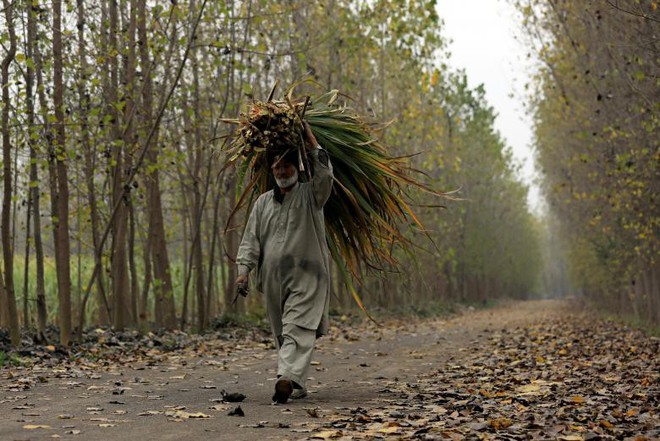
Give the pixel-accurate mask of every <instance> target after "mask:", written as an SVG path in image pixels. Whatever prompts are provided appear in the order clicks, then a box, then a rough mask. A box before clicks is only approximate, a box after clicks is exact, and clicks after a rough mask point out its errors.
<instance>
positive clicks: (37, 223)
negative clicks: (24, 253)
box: [25, 9, 50, 342]
mask: <svg viewBox="0 0 660 441" xmlns="http://www.w3.org/2000/svg"><path fill="white" fill-rule="evenodd" d="M27 23H28V25H27V26H28V33H27V51H26V55H27V57H28V59H30V60H33V61H34V62H33V63H31V64H28V66H27V70H26V81H25V83H26V85H25V87H26V104H27V120H28V128H29V131H30V136H29V137H28V145H29V146H30V190H29V194H30V196H29V203H28V210H32V214H33V216H32V219H33V224H34V233H33V234H34V250H35V254H36V256H35V258H36V269H37V274H36V276H37V280H36V285H37V333H38V338H37V340H38V341H41V342H45V341H46V337H45V330H46V323H47V320H48V311H47V308H46V288H45V272H44V248H43V238H42V235H41V208H40V199H41V193H40V191H39V166H38V164H37V141H36V139H37V138H36V136H35V137H33V136H32V134H33V133H38V130H39V127H37V126H36V123H35V114H36V109H35V104H34V82H35V73H36V77H37V78H38V77H39V76H40V74H39V70H38V69H39V67H40V66H41V62H40V60H41V58H40V56H39V51H38V50H37V48H36V40H37V17H36V12H35V11H34V10H33V9H30V10H29V11H28V18H27ZM37 90H38V88H37ZM41 94H42V95H43V92H41ZM45 132H46V133H47V134H48V133H50V128H49V127H48V124H46V127H45Z"/></svg>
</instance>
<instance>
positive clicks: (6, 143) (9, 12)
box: [0, 0, 21, 346]
mask: <svg viewBox="0 0 660 441" xmlns="http://www.w3.org/2000/svg"><path fill="white" fill-rule="evenodd" d="M2 5H3V7H4V10H5V19H6V22H7V23H6V26H7V31H8V33H9V49H8V50H7V53H6V55H5V57H4V58H3V60H2V104H3V107H2V161H3V167H2V169H3V174H4V176H3V183H4V185H3V188H4V194H3V197H2V257H3V260H4V271H5V274H4V276H5V277H4V290H3V292H4V298H5V305H0V306H3V307H4V306H6V307H7V309H6V311H7V313H8V317H7V318H8V324H9V331H10V333H11V342H12V344H13V345H14V346H16V345H18V344H19V343H20V340H21V335H20V329H19V325H18V314H17V311H16V293H15V292H14V252H13V244H12V237H11V225H10V223H11V198H12V193H13V188H12V180H11V177H12V170H11V164H12V161H11V149H12V146H11V137H10V133H9V112H10V110H11V106H10V102H9V66H10V65H11V63H12V62H13V61H14V57H15V56H16V30H15V29H14V17H13V13H14V4H13V3H10V2H9V0H3V1H2Z"/></svg>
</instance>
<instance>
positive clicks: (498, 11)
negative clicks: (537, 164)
mask: <svg viewBox="0 0 660 441" xmlns="http://www.w3.org/2000/svg"><path fill="white" fill-rule="evenodd" d="M437 10H438V14H439V15H440V18H441V19H443V20H444V28H443V35H444V36H445V37H446V38H448V39H449V40H451V41H450V43H449V49H450V52H451V58H450V59H449V62H448V64H449V65H450V66H451V67H452V68H454V69H465V72H466V74H467V77H468V84H469V85H470V87H476V86H478V85H479V84H484V87H485V90H486V99H487V100H488V103H489V104H490V105H491V106H492V107H493V108H494V109H495V111H496V113H497V115H498V116H497V118H496V120H495V128H496V129H497V130H498V131H499V132H500V135H501V136H502V138H503V139H504V140H505V141H506V143H507V145H508V146H510V147H511V150H512V152H513V156H514V160H515V161H516V162H518V163H521V164H522V165H523V167H522V169H521V173H520V177H521V179H522V180H523V182H525V183H526V184H529V185H530V194H529V197H528V200H529V203H530V206H531V207H532V209H535V210H537V209H539V207H540V202H539V192H538V188H537V187H536V186H534V185H533V179H534V176H535V172H534V160H533V157H532V152H531V140H532V130H531V122H530V118H529V117H528V116H526V115H525V109H524V102H523V99H524V96H525V92H524V85H525V83H526V82H527V81H528V79H527V78H528V76H529V72H531V66H532V64H531V62H530V61H528V58H527V52H526V51H525V49H524V48H523V46H522V44H521V43H520V42H519V41H518V40H516V39H515V35H516V34H518V33H519V32H520V31H519V29H520V27H519V25H518V23H517V22H516V18H515V17H516V15H515V10H514V7H513V6H512V5H511V4H510V1H508V0H473V1H465V0H438V5H437Z"/></svg>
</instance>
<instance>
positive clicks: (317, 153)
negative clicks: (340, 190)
mask: <svg viewBox="0 0 660 441" xmlns="http://www.w3.org/2000/svg"><path fill="white" fill-rule="evenodd" d="M303 127H304V129H305V137H306V148H307V155H308V157H309V158H310V159H311V160H312V162H313V168H314V177H313V178H312V192H313V194H314V201H315V202H316V206H317V207H318V208H322V207H323V206H324V205H325V203H326V202H327V201H328V198H329V197H330V193H331V192H332V180H333V175H332V163H331V162H330V156H329V155H328V152H327V150H325V149H323V148H321V146H320V145H319V143H318V141H317V140H316V137H315V136H314V133H312V129H311V127H310V126H309V124H307V123H306V122H305V123H304V124H303Z"/></svg>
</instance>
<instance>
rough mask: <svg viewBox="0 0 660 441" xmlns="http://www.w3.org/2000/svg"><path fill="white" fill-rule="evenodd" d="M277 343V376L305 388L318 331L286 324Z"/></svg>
mask: <svg viewBox="0 0 660 441" xmlns="http://www.w3.org/2000/svg"><path fill="white" fill-rule="evenodd" d="M276 341H277V376H278V377H279V376H283V377H286V378H288V379H289V380H292V381H294V382H295V383H297V384H298V385H299V386H300V387H302V388H304V387H305V381H306V380H307V373H308V372H309V366H310V364H311V362H312V354H313V352H314V343H315V341H316V331H315V330H312V329H305V328H301V327H300V326H297V325H294V324H291V323H284V325H283V327H282V335H281V336H279V337H277V338H276Z"/></svg>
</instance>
